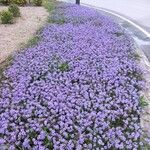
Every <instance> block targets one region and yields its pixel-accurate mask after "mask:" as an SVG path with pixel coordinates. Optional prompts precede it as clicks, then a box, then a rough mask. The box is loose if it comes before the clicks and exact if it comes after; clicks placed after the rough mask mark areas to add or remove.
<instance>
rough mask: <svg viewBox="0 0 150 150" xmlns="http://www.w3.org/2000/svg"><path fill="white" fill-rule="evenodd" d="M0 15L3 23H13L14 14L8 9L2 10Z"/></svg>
mask: <svg viewBox="0 0 150 150" xmlns="http://www.w3.org/2000/svg"><path fill="white" fill-rule="evenodd" d="M0 17H1V22H2V24H11V23H13V14H12V13H11V12H10V11H8V10H4V11H2V12H1V16H0Z"/></svg>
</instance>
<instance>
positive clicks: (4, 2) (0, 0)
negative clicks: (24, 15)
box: [0, 0, 10, 5]
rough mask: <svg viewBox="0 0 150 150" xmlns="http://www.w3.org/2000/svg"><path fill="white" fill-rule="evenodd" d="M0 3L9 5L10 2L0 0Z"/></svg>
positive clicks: (8, 0)
mask: <svg viewBox="0 0 150 150" xmlns="http://www.w3.org/2000/svg"><path fill="white" fill-rule="evenodd" d="M0 4H3V5H9V4H10V0H0Z"/></svg>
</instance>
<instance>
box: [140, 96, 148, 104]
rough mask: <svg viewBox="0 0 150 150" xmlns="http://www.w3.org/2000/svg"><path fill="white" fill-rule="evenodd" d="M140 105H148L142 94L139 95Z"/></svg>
mask: <svg viewBox="0 0 150 150" xmlns="http://www.w3.org/2000/svg"><path fill="white" fill-rule="evenodd" d="M140 106H141V107H146V106H148V102H146V100H145V98H144V96H141V98H140Z"/></svg>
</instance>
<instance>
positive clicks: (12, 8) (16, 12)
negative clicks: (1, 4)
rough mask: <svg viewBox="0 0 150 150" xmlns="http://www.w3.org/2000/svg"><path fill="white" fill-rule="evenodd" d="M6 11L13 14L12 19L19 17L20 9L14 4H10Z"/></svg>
mask: <svg viewBox="0 0 150 150" xmlns="http://www.w3.org/2000/svg"><path fill="white" fill-rule="evenodd" d="M8 10H9V11H10V12H11V13H12V14H13V16H14V17H20V9H19V7H18V6H17V5H16V4H11V5H10V6H9V7H8Z"/></svg>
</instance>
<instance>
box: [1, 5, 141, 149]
mask: <svg viewBox="0 0 150 150" xmlns="http://www.w3.org/2000/svg"><path fill="white" fill-rule="evenodd" d="M50 21H51V24H49V25H48V26H46V27H45V28H44V29H43V31H42V32H41V34H40V36H41V41H40V42H39V43H38V44H37V45H36V46H34V47H30V48H28V49H25V50H24V51H23V52H22V53H20V54H17V56H16V57H15V59H14V61H13V64H12V65H11V66H10V67H9V68H8V69H7V70H6V72H5V73H4V78H5V80H3V82H2V87H1V97H0V144H1V145H6V146H7V147H9V149H12V150H13V149H33V150H42V149H43V150H44V149H50V150H52V149H54V150H58V149H60V150H73V149H76V150H81V149H85V150H86V149H89V150H91V149H92V150H99V149H101V150H104V149H106V150H109V149H111V150H112V149H129V150H130V149H131V150H136V149H138V148H139V143H140V142H139V141H140V117H139V115H140V107H139V100H140V96H139V91H140V90H141V86H142V83H143V82H142V78H141V71H140V69H139V68H138V66H137V64H136V61H135V57H134V45H133V41H132V39H131V38H130V37H129V36H128V35H127V34H126V33H125V31H124V30H123V29H122V28H121V27H120V26H119V25H118V24H116V23H114V22H113V21H112V20H111V19H110V18H108V17H105V16H102V15H100V14H99V13H97V12H96V11H94V10H91V9H88V8H85V7H80V6H76V5H70V4H69V5H68V4H65V5H64V4H61V5H59V6H58V7H57V10H56V11H55V12H54V13H53V16H52V17H51V18H50Z"/></svg>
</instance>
